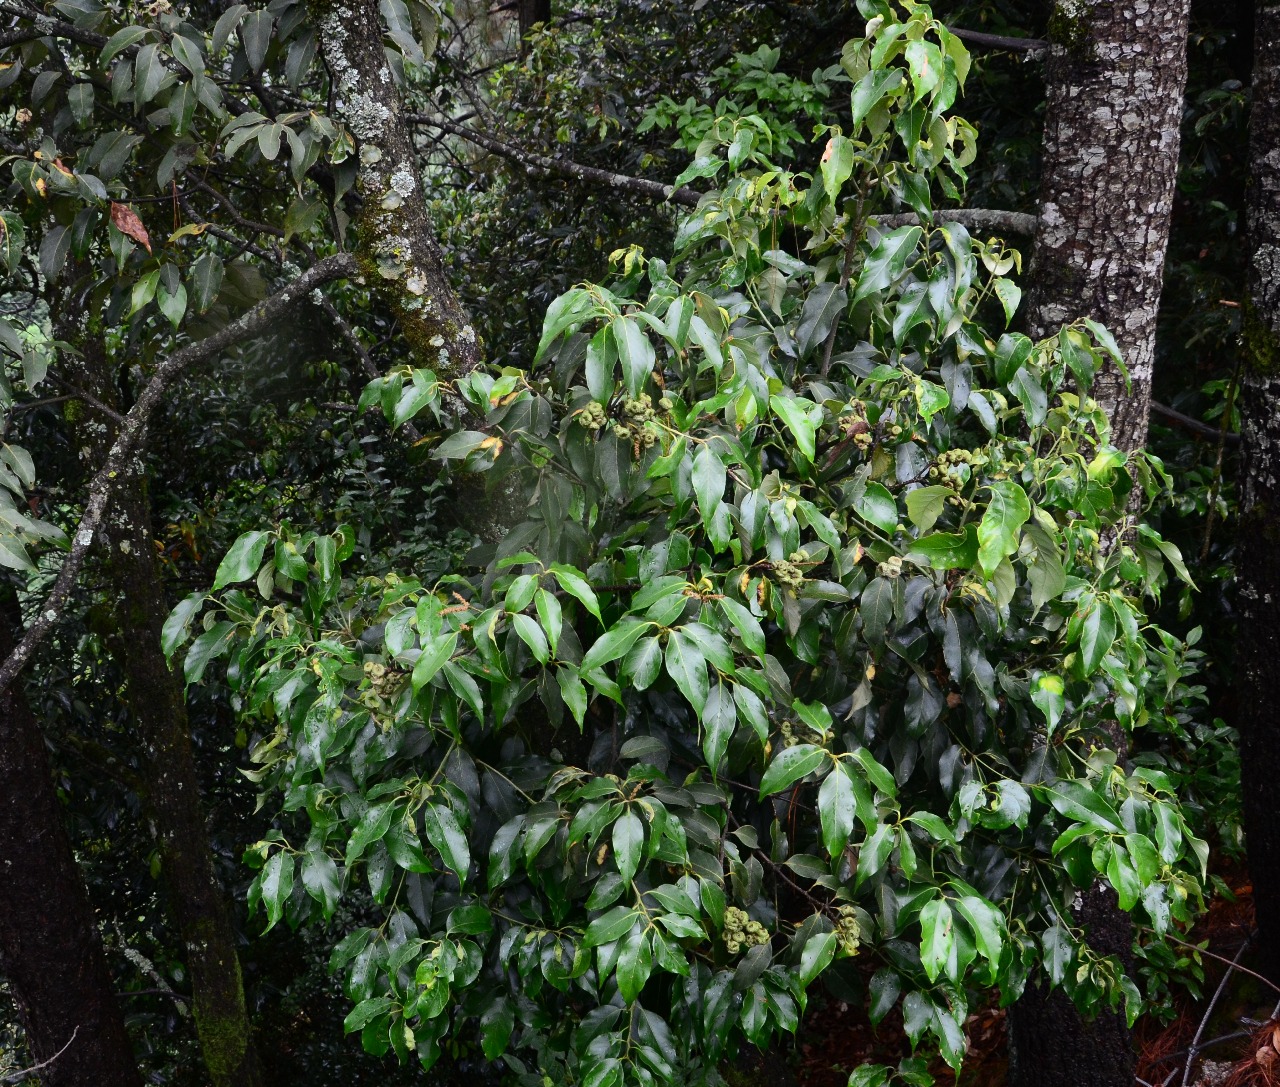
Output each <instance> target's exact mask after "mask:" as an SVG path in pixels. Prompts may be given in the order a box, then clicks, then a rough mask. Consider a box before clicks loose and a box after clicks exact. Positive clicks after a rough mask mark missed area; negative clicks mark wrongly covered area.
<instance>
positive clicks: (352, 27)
mask: <svg viewBox="0 0 1280 1087" xmlns="http://www.w3.org/2000/svg"><path fill="white" fill-rule="evenodd" d="M311 9H312V11H313V13H314V14H315V17H316V20H317V25H318V27H319V32H320V49H321V52H322V53H323V54H324V60H325V64H326V66H327V67H328V69H329V73H330V79H331V81H332V94H333V95H334V98H335V99H336V102H335V105H336V113H337V115H338V117H339V118H340V119H341V120H342V122H343V124H345V125H346V127H347V128H348V130H349V131H350V132H351V134H352V136H353V137H354V138H355V141H356V153H357V155H358V156H359V163H360V167H359V173H358V175H357V187H358V189H359V191H360V197H361V200H362V202H363V204H362V208H361V211H360V216H359V219H358V222H357V246H358V249H357V255H358V258H359V260H360V267H361V271H363V272H364V275H365V279H366V281H367V282H368V283H369V285H370V286H371V287H372V288H374V289H375V290H376V291H377V292H378V293H379V294H380V295H381V297H382V298H383V299H384V300H385V301H386V302H387V303H388V305H389V306H390V308H391V310H392V312H393V313H394V314H395V316H396V318H397V319H398V320H399V322H400V331H401V334H402V335H403V336H404V337H405V339H406V340H407V341H408V344H409V347H410V349H411V350H412V351H413V354H414V356H415V357H416V358H417V359H418V361H419V364H420V365H422V366H430V367H431V368H433V369H434V370H435V371H436V373H437V374H438V375H439V377H440V378H441V379H442V380H444V381H449V380H452V379H453V378H456V377H459V376H461V375H462V374H465V373H466V372H467V371H468V370H470V369H472V368H473V367H475V365H476V364H477V363H478V362H479V360H480V345H479V343H478V342H477V340H476V332H475V329H474V327H473V326H472V325H471V322H470V320H469V319H468V317H467V314H466V312H465V311H464V310H463V308H462V303H461V302H459V301H458V297H457V295H456V294H454V291H453V288H452V286H451V285H450V283H449V280H448V278H447V277H446V275H445V271H444V260H443V258H442V256H441V253H440V247H439V245H438V244H437V242H436V239H435V234H434V231H433V230H432V224H431V217H430V216H429V215H428V213H427V205H426V201H425V200H424V199H423V195H422V177H421V171H420V170H419V168H418V160H417V156H416V154H415V153H414V146H413V139H412V136H411V133H410V129H409V128H408V126H407V125H406V119H405V116H404V105H403V103H402V102H401V99H400V91H399V89H398V88H397V87H396V82H395V76H394V74H393V72H392V71H391V66H390V64H388V63H387V55H386V51H385V49H384V48H383V44H382V38H383V29H382V16H381V14H380V13H379V10H378V2H377V0H312V2H311Z"/></svg>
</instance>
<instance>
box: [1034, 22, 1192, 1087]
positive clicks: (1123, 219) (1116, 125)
mask: <svg viewBox="0 0 1280 1087" xmlns="http://www.w3.org/2000/svg"><path fill="white" fill-rule="evenodd" d="M1189 8H1190V0H1159V2H1157V0H1057V2H1056V3H1055V5H1054V12H1053V16H1052V20H1051V23H1050V42H1051V44H1050V51H1049V58H1048V61H1047V65H1046V71H1045V80H1046V84H1047V94H1048V104H1047V107H1046V115H1045V133H1044V150H1043V159H1042V162H1043V165H1042V170H1043V180H1042V182H1041V191H1040V208H1039V219H1038V222H1037V226H1036V237H1035V249H1034V253H1033V258H1032V271H1031V290H1030V295H1029V306H1028V318H1027V320H1028V326H1029V331H1030V332H1031V334H1032V335H1033V336H1036V337H1040V336H1045V335H1050V334H1052V333H1053V332H1055V331H1057V329H1058V328H1059V327H1060V326H1061V325H1063V324H1066V323H1068V322H1071V321H1073V320H1076V319H1077V318H1079V317H1092V318H1094V319H1095V320H1098V321H1101V322H1102V323H1103V324H1104V325H1106V326H1107V328H1108V329H1110V330H1111V332H1112V334H1113V335H1114V336H1115V338H1116V341H1117V343H1118V344H1119V345H1120V349H1121V352H1122V353H1123V355H1124V358H1125V361H1126V364H1127V367H1128V371H1129V384H1128V387H1126V380H1125V377H1124V375H1123V374H1122V373H1121V372H1120V371H1119V369H1118V368H1117V367H1115V366H1113V365H1108V366H1107V367H1106V368H1105V369H1104V370H1103V372H1102V373H1101V374H1099V376H1098V379H1097V382H1096V384H1095V387H1094V390H1093V393H1094V396H1095V397H1096V398H1097V399H1098V401H1099V403H1100V404H1101V405H1102V407H1103V408H1104V410H1105V411H1106V413H1107V417H1108V419H1109V420H1110V421H1111V428H1112V441H1113V443H1114V444H1115V445H1117V446H1118V447H1120V448H1121V449H1124V450H1127V451H1132V450H1137V449H1141V448H1142V447H1143V446H1144V445H1145V444H1146V439H1147V421H1148V416H1149V413H1150V406H1151V373H1152V365H1153V362H1154V359H1155V334H1156V313H1157V310H1158V308H1159V304H1160V290H1161V284H1162V279H1163V274H1164V260H1165V250H1166V248H1167V246H1168V240H1169V218H1170V213H1171V210H1172V207H1173V197H1174V183H1175V180H1176V177H1177V169H1178V150H1179V145H1180V135H1179V122H1180V120H1181V115H1182V96H1183V92H1184V89H1185V87H1186V74H1187V67H1186V37H1187V19H1188V14H1189ZM1122 741H1123V737H1120V736H1117V737H1116V742H1117V743H1121V742H1122ZM1114 903H1115V898H1114V895H1113V894H1112V893H1111V892H1110V891H1109V890H1108V889H1105V888H1103V887H1101V886H1095V887H1093V888H1091V889H1090V890H1088V891H1086V892H1085V893H1084V894H1082V895H1081V896H1080V900H1079V902H1078V904H1077V909H1076V916H1075V921H1076V923H1077V924H1079V925H1080V927H1081V928H1082V929H1083V930H1084V931H1085V935H1086V939H1087V940H1088V941H1089V943H1090V944H1091V946H1093V947H1094V948H1095V949H1096V950H1097V951H1099V952H1100V953H1102V954H1114V955H1119V956H1121V958H1122V959H1127V958H1128V955H1129V950H1130V947H1131V944H1132V930H1131V927H1130V923H1129V919H1128V916H1127V915H1126V914H1124V913H1122V912H1121V911H1120V910H1119V908H1118V907H1117V906H1116V905H1115V904H1114ZM1009 1054H1010V1062H1009V1063H1010V1070H1009V1082H1010V1085H1011V1087H1031V1085H1033V1084H1034V1085H1036V1087H1046V1085H1047V1087H1055V1085H1061V1087H1130V1085H1131V1084H1132V1083H1133V1072H1134V1064H1135V1058H1134V1052H1133V1045H1132V1039H1131V1038H1130V1035H1129V1030H1128V1028H1127V1026H1126V1024H1125V1021H1124V1017H1123V1016H1122V1015H1118V1014H1115V1013H1111V1012H1101V1013H1099V1015H1098V1016H1097V1018H1095V1019H1093V1020H1091V1021H1086V1020H1085V1019H1083V1018H1082V1017H1081V1016H1080V1015H1079V1014H1078V1013H1077V1011H1076V1010H1075V1007H1074V1005H1073V1004H1072V1003H1071V1001H1070V1000H1069V999H1068V998H1067V997H1066V996H1065V995H1064V994H1063V993H1062V992H1061V991H1060V990H1055V991H1052V992H1050V991H1047V990H1045V989H1044V988H1042V987H1041V986H1039V985H1037V984H1035V983H1032V984H1029V985H1028V987H1027V991H1026V993H1025V994H1024V996H1023V997H1022V998H1021V999H1020V1000H1019V1001H1018V1002H1017V1003H1016V1004H1015V1005H1014V1007H1013V1008H1012V1009H1011V1010H1010V1015H1009Z"/></svg>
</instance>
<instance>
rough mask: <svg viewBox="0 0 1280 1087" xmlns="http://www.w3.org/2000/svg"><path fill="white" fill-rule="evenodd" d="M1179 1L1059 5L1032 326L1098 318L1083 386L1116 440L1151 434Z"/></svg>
mask: <svg viewBox="0 0 1280 1087" xmlns="http://www.w3.org/2000/svg"><path fill="white" fill-rule="evenodd" d="M1189 9H1190V2H1189V0H1159V2H1156V0H1116V2H1111V0H1058V3H1056V4H1055V6H1054V14H1053V17H1052V19H1051V21H1050V36H1051V46H1050V50H1049V59H1048V61H1047V63H1046V66H1045V80H1046V83H1047V91H1048V105H1047V107H1046V114H1045V132H1044V151H1043V161H1042V176H1043V179H1044V180H1043V181H1042V182H1041V192H1040V209H1039V219H1038V222H1037V224H1036V238H1035V249H1034V255H1033V262H1032V272H1031V291H1030V297H1029V299H1028V302H1029V317H1028V322H1029V325H1030V331H1031V335H1032V336H1036V337H1038V336H1042V335H1049V334H1052V333H1054V332H1056V331H1057V329H1058V328H1059V327H1060V326H1061V325H1063V324H1067V323H1069V322H1071V321H1074V320H1076V319H1078V318H1079V317H1082V316H1087V317H1093V318H1094V319H1096V320H1098V321H1101V322H1102V323H1103V324H1104V325H1106V326H1107V327H1108V328H1109V329H1110V331H1111V333H1112V335H1114V336H1115V338H1116V340H1117V342H1118V343H1119V344H1120V347H1121V349H1122V351H1123V353H1124V357H1125V364H1126V365H1127V367H1128V370H1129V377H1130V380H1131V382H1132V385H1131V389H1130V390H1129V391H1126V389H1125V381H1124V378H1123V376H1122V375H1121V374H1120V372H1119V370H1118V369H1117V368H1116V367H1115V366H1114V365H1112V364H1110V363H1108V365H1107V366H1106V367H1105V368H1104V369H1103V370H1102V372H1101V373H1100V374H1099V375H1098V378H1097V380H1096V382H1095V385H1094V389H1093V395H1094V398H1095V399H1096V400H1097V401H1098V403H1099V404H1101V405H1102V407H1103V408H1104V409H1105V411H1106V413H1107V417H1108V418H1109V419H1110V420H1111V426H1112V440H1113V442H1114V443H1115V444H1116V445H1117V446H1119V447H1120V448H1121V449H1125V450H1132V449H1141V448H1142V447H1143V446H1144V445H1145V444H1146V440H1147V418H1148V414H1149V403H1150V398H1151V371H1152V364H1153V361H1154V359H1155V332H1156V311H1157V309H1158V307H1159V304H1160V288H1161V285H1162V280H1163V276H1164V258H1165V250H1166V248H1167V246H1168V241H1169V216H1170V213H1171V211H1172V208H1173V195H1174V182H1175V180H1176V176H1177V170H1178V150H1179V145H1180V142H1181V139H1180V132H1179V123H1180V121H1181V118H1182V96H1183V91H1184V89H1185V87H1186V82H1187V58H1186V41H1187V17H1188V14H1189Z"/></svg>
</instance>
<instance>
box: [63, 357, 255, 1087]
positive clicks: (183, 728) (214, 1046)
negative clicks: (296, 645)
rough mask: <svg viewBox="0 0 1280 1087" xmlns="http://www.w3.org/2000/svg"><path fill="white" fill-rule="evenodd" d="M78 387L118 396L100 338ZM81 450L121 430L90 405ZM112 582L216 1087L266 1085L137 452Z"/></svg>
mask: <svg viewBox="0 0 1280 1087" xmlns="http://www.w3.org/2000/svg"><path fill="white" fill-rule="evenodd" d="M80 346H81V351H80V354H79V358H78V360H77V362H76V364H75V377H74V380H73V382H72V384H73V385H75V386H77V387H79V388H82V389H83V390H84V391H86V392H87V393H89V394H90V395H91V396H93V397H95V398H96V399H97V400H99V401H101V402H102V403H103V404H106V405H108V406H115V405H117V402H118V399H119V394H118V391H117V389H116V385H115V382H114V381H113V380H112V374H111V370H110V366H109V360H108V358H107V356H106V353H105V351H104V348H103V344H102V341H101V339H100V338H95V337H92V336H90V337H87V338H85V339H84V340H83V341H82V343H81V345H80ZM84 412H85V424H84V425H83V426H82V428H81V431H82V432H81V434H80V439H81V447H82V449H83V453H84V456H85V458H86V460H87V462H88V467H90V468H92V467H95V466H96V465H97V464H100V463H101V461H102V460H103V458H105V457H106V455H107V451H108V450H109V449H110V447H111V444H112V442H113V441H114V440H115V437H116V433H115V432H116V427H115V425H114V424H113V423H111V422H106V423H104V421H103V419H102V417H101V416H100V415H99V414H98V413H97V412H96V411H95V409H94V408H93V407H91V406H88V405H86V406H85V408H84ZM99 538H100V547H101V554H102V556H103V562H102V567H101V569H102V574H103V575H104V589H105V591H106V593H107V595H108V598H109V601H110V604H111V606H112V609H113V624H112V625H113V627H114V631H115V635H114V637H112V638H110V639H109V640H108V644H109V646H110V649H111V651H112V653H113V655H114V656H115V657H116V660H117V663H118V664H119V666H120V669H121V671H122V672H123V674H124V678H125V685H126V691H127V698H128V704H129V712H130V715H131V717H132V721H133V726H134V731H135V735H136V738H137V740H138V748H139V751H140V752H141V755H142V758H143V764H144V767H145V771H146V772H145V775H144V786H143V789H142V795H141V797H140V799H141V800H142V802H143V809H144V811H145V812H146V814H147V817H148V819H149V820H150V822H151V826H152V832H153V833H154V835H155V838H156V845H157V848H158V852H159V855H160V868H161V879H162V881H163V883H164V887H165V892H166V894H165V902H166V906H167V913H168V916H169V918H170V919H171V921H172V922H173V925H174V928H175V929H176V930H177V932H178V934H179V936H180V938H181V940H182V943H183V954H184V959H185V961H186V965H187V971H188V974H189V976H190V984H191V1006H192V1016H193V1018H194V1020H195V1026H196V1032H197V1035H198V1038H199V1042H200V1053H201V1056H202V1057H203V1059H204V1064H205V1068H206V1070H207V1071H208V1074H209V1078H210V1081H211V1083H212V1084H213V1087H258V1085H259V1084H260V1083H261V1082H262V1076H261V1072H260V1068H259V1062H258V1058H257V1055H256V1052H255V1049H254V1044H253V1040H252V1037H251V1031H250V1025H249V1018H248V1014H247V1011H246V1007H245V999H244V984H243V979H242V976H241V972H240V961H239V957H238V954H237V951H236V934H235V929H234V927H233V925H232V923H231V912H230V907H229V903H228V901H227V897H226V894H225V892H224V890H223V888H222V887H221V886H220V884H219V883H218V879H217V876H216V875H215V873H214V868H213V855H212V850H211V846H210V842H209V834H208V829H207V827H206V823H205V813H204V809H203V805H202V803H201V800H200V788H199V775H198V774H197V772H196V766H195V759H194V756H193V752H192V745H191V732H190V725H189V721H188V719H187V712H186V702H185V692H184V691H183V687H182V683H181V681H180V679H179V677H178V675H176V674H175V673H173V672H171V671H170V669H169V666H168V663H167V662H166V661H165V658H164V654H163V652H162V650H161V647H160V630H161V626H162V625H163V623H164V618H165V616H166V615H167V614H168V613H169V607H168V602H167V601H166V599H165V594H164V587H163V583H162V581H161V577H160V569H159V566H158V564H157V560H156V551H155V545H154V542H153V540H154V534H153V532H152V529H151V510H150V505H149V500H148V497H147V485H146V479H145V476H144V474H143V469H142V467H141V463H140V461H139V459H138V458H136V457H135V458H134V460H133V462H132V464H131V466H130V468H129V470H128V471H127V472H126V473H125V474H124V478H122V479H120V481H119V484H118V487H117V490H116V496H115V499H114V501H113V502H112V507H111V511H110V512H109V513H108V515H107V518H106V520H105V522H104V523H103V526H102V529H101V530H100V537H99Z"/></svg>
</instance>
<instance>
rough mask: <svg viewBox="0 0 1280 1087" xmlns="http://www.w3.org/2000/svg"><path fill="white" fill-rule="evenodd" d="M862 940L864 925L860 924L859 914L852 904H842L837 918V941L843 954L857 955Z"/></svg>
mask: <svg viewBox="0 0 1280 1087" xmlns="http://www.w3.org/2000/svg"><path fill="white" fill-rule="evenodd" d="M861 942H862V926H861V925H859V924H858V914H857V911H856V910H854V908H853V907H852V906H841V907H840V910H839V916H838V917H837V919H836V943H837V944H839V946H840V953H841V954H842V955H856V954H857V953H858V945H859V944H860V943H861Z"/></svg>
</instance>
